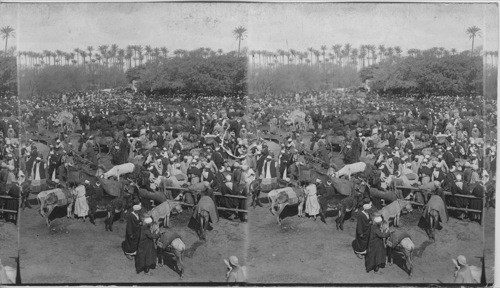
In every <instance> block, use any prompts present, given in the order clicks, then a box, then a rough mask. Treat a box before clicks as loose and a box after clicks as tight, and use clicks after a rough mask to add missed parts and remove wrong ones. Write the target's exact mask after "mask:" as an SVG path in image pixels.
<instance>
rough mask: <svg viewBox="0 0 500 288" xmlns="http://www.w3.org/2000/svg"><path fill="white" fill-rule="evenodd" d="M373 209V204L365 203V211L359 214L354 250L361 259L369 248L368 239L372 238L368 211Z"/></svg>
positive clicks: (353, 244)
mask: <svg viewBox="0 0 500 288" xmlns="http://www.w3.org/2000/svg"><path fill="white" fill-rule="evenodd" d="M371 208H372V203H371V202H369V203H365V204H364V205H363V210H361V213H358V219H357V224H356V238H355V239H354V241H352V248H353V250H354V253H355V254H356V256H357V257H358V258H360V259H362V258H363V255H366V250H367V248H368V239H369V236H370V227H371V223H370V222H371V221H370V215H368V210H370V209H371Z"/></svg>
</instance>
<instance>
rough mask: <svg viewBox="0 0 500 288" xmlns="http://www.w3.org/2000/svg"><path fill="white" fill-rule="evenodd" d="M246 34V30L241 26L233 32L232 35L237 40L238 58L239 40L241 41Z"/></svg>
mask: <svg viewBox="0 0 500 288" xmlns="http://www.w3.org/2000/svg"><path fill="white" fill-rule="evenodd" d="M246 32H247V28H245V27H243V26H239V27H236V28H235V29H234V30H233V35H234V36H235V37H236V40H238V57H240V47H241V40H243V38H245V36H246V34H245V33H246Z"/></svg>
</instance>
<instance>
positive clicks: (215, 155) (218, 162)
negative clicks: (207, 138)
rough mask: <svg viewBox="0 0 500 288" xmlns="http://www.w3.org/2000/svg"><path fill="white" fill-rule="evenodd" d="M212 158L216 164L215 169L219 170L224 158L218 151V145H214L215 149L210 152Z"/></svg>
mask: <svg viewBox="0 0 500 288" xmlns="http://www.w3.org/2000/svg"><path fill="white" fill-rule="evenodd" d="M212 159H213V160H214V163H215V165H216V166H217V169H219V170H220V168H221V167H222V165H224V158H222V154H221V153H220V147H219V146H217V147H215V151H214V152H213V154H212Z"/></svg>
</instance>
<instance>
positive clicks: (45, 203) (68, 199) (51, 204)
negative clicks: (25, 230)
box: [36, 188, 74, 226]
mask: <svg viewBox="0 0 500 288" xmlns="http://www.w3.org/2000/svg"><path fill="white" fill-rule="evenodd" d="M36 198H37V200H38V203H39V204H40V211H39V213H40V215H42V217H43V218H45V221H46V222H47V226H50V220H49V217H50V214H51V213H52V211H53V210H54V209H55V208H56V207H59V206H61V207H62V206H66V205H67V214H66V217H68V218H70V217H71V216H72V212H71V211H72V208H73V203H74V196H73V194H72V191H71V190H70V189H66V188H56V189H52V190H46V191H42V192H40V193H38V195H37V197H36ZM45 210H46V211H47V212H45Z"/></svg>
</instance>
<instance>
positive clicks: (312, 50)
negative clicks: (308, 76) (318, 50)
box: [307, 47, 314, 64]
mask: <svg viewBox="0 0 500 288" xmlns="http://www.w3.org/2000/svg"><path fill="white" fill-rule="evenodd" d="M307 51H309V52H311V62H310V63H311V64H312V61H313V52H314V48H313V47H309V48H307Z"/></svg>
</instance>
